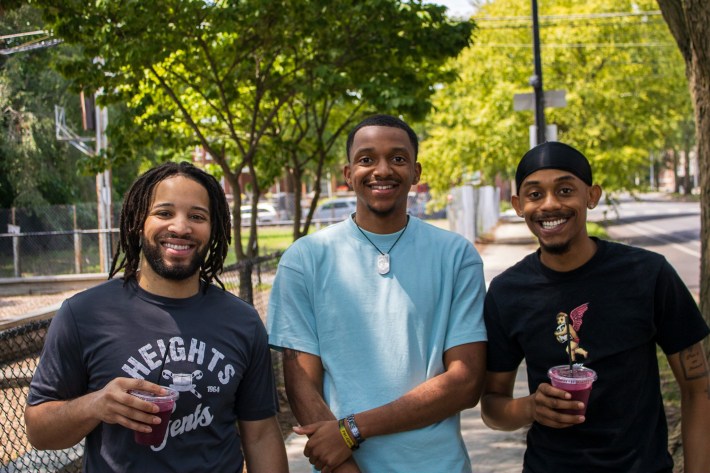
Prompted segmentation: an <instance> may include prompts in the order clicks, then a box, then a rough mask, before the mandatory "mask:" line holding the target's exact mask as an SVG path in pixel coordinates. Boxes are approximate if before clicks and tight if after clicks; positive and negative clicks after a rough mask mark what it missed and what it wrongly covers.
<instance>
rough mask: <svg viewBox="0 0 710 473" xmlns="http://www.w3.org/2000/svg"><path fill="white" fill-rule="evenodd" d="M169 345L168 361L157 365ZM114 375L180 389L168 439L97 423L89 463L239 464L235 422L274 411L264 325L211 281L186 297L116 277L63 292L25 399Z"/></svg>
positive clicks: (56, 396) (63, 392)
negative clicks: (147, 441) (155, 441)
mask: <svg viewBox="0 0 710 473" xmlns="http://www.w3.org/2000/svg"><path fill="white" fill-rule="evenodd" d="M166 351H167V357H166V358H165V359H166V361H165V366H164V368H163V370H162V371H161V369H160V367H161V363H162V361H163V358H164V355H165V353H166ZM117 377H131V378H141V379H147V380H149V381H152V382H156V381H158V380H160V383H159V384H162V385H165V386H171V387H173V388H175V389H177V390H178V391H179V394H180V397H179V399H178V400H177V403H176V408H175V410H174V412H173V413H172V416H171V418H170V424H169V427H168V433H167V435H166V438H165V441H164V443H163V444H162V445H160V446H157V447H146V446H141V445H137V444H136V443H134V441H133V431H132V430H129V429H126V428H125V427H122V426H120V425H111V424H100V425H99V426H98V427H97V428H96V429H94V430H93V431H92V432H91V433H90V434H89V435H88V436H87V439H86V448H85V450H86V451H85V455H84V471H91V472H113V471H115V472H119V471H120V472H123V471H126V472H127V471H132V472H135V471H181V472H193V471H220V472H228V471H231V472H239V471H242V466H243V455H242V451H241V442H240V438H239V432H238V430H237V427H236V422H237V420H238V419H239V420H247V421H249V420H260V419H265V418H268V417H271V416H273V415H275V413H276V412H277V410H278V402H277V398H276V390H275V383H274V377H273V372H272V368H271V354H270V351H269V348H268V344H267V337H266V330H265V328H264V325H263V323H262V321H261V319H260V318H259V315H258V314H257V312H256V310H255V309H254V308H253V307H252V306H250V305H249V304H247V303H246V302H244V301H242V300H241V299H239V298H238V297H236V296H234V295H233V294H231V293H229V292H225V291H223V290H222V289H220V288H217V287H215V286H212V285H211V286H209V287H208V289H207V291H206V292H203V291H200V292H199V293H198V294H197V295H195V296H192V297H190V298H186V299H170V298H166V297H160V296H155V295H152V294H149V293H147V292H146V291H144V290H142V289H141V288H140V287H139V286H138V284H137V283H136V282H135V281H134V280H132V281H130V282H128V284H125V285H124V284H123V280H111V281H108V282H106V283H104V284H101V285H99V286H97V287H94V288H92V289H88V290H86V291H83V292H81V293H79V294H77V295H75V296H73V297H71V298H70V299H68V300H66V301H65V302H64V304H63V305H62V307H61V308H60V309H59V311H58V312H57V315H56V316H55V318H54V319H53V320H52V323H51V324H50V327H49V331H48V333H47V338H46V341H45V345H44V349H43V351H42V356H41V359H40V362H39V365H38V367H37V371H36V372H35V375H34V377H33V379H32V383H31V386H30V392H29V397H28V403H29V404H30V405H36V404H40V403H42V402H45V401H52V400H67V399H72V398H75V397H79V396H82V395H84V394H86V393H88V392H93V391H97V390H99V389H101V388H103V387H104V386H106V384H107V383H108V382H109V381H111V380H113V379H114V378H117Z"/></svg>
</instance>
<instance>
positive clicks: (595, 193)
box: [587, 184, 602, 210]
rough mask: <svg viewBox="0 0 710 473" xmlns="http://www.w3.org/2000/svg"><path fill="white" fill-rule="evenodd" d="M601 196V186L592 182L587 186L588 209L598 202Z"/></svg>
mask: <svg viewBox="0 0 710 473" xmlns="http://www.w3.org/2000/svg"><path fill="white" fill-rule="evenodd" d="M601 198H602V188H601V187H600V186H599V185H597V184H594V185H593V186H591V187H590V188H589V200H588V201H587V208H589V209H590V210H591V209H593V208H594V207H596V206H597V204H599V199H601Z"/></svg>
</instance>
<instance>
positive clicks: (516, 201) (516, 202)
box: [510, 195, 525, 217]
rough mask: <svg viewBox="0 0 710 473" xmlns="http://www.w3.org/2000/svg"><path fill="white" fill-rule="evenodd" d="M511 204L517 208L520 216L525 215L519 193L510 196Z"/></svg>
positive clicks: (516, 210)
mask: <svg viewBox="0 0 710 473" xmlns="http://www.w3.org/2000/svg"><path fill="white" fill-rule="evenodd" d="M510 204H511V205H512V206H513V208H514V209H515V213H516V214H518V217H525V214H524V213H523V208H522V206H521V205H520V197H518V196H517V195H514V196H512V197H511V198H510Z"/></svg>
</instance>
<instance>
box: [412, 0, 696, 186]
mask: <svg viewBox="0 0 710 473" xmlns="http://www.w3.org/2000/svg"><path fill="white" fill-rule="evenodd" d="M654 7H655V4H654V3H653V2H652V1H651V0H645V1H640V2H630V1H627V2H619V1H615V0H614V1H611V0H594V1H591V2H585V3H584V4H582V3H581V2H579V1H572V0H556V1H551V2H545V3H544V4H543V5H541V8H540V10H539V18H540V43H541V57H542V71H543V81H544V87H545V90H565V91H566V99H567V105H566V106H565V107H563V108H547V109H546V121H547V123H548V124H551V123H552V124H556V125H557V127H558V139H559V140H561V141H565V142H569V143H571V144H573V145H574V146H576V147H578V148H579V149H580V150H582V151H583V152H584V153H585V154H587V155H588V156H589V157H590V159H591V160H592V161H593V166H594V169H595V179H596V180H598V181H599V182H600V184H602V186H603V187H604V188H605V190H607V191H614V190H619V189H633V188H635V187H637V186H638V183H639V182H643V181H645V177H646V176H645V175H646V173H647V169H648V159H649V153H650V152H652V151H660V150H661V149H663V147H664V146H665V145H666V136H668V135H670V134H673V132H674V130H676V129H677V127H679V126H680V125H679V124H680V123H681V122H682V121H683V120H684V119H686V118H687V116H688V114H689V113H690V108H689V105H690V104H689V100H688V94H687V90H686V89H685V86H684V84H683V64H682V58H681V57H680V56H679V55H678V54H677V53H676V52H675V50H674V49H675V48H674V47H673V44H672V38H671V37H670V36H669V34H668V32H667V31H666V30H667V28H665V25H664V24H663V20H662V18H661V16H660V14H659V12H658V11H654ZM475 18H476V20H477V22H478V23H479V25H480V28H479V30H478V34H477V37H476V41H475V44H474V46H472V47H471V48H469V50H468V51H467V52H466V53H465V54H463V55H462V56H461V58H460V59H459V60H458V64H459V69H460V70H461V80H460V81H459V82H457V83H456V84H454V85H453V86H449V87H445V88H443V89H442V90H441V94H440V95H439V96H438V97H437V100H436V101H435V104H436V106H437V108H438V110H439V112H438V113H436V114H435V115H434V117H433V119H432V120H430V123H432V124H433V126H431V127H429V128H428V129H427V133H428V136H429V138H428V139H427V140H426V142H425V143H424V149H425V151H426V152H425V154H424V156H425V158H424V159H425V160H431V162H432V164H434V163H435V165H436V166H437V169H441V170H442V172H439V173H437V176H436V179H435V180H433V182H432V185H434V186H435V187H436V188H438V189H439V190H440V191H446V190H447V189H448V188H449V187H450V186H451V185H454V184H457V183H458V182H460V180H461V173H460V172H458V173H457V170H458V169H460V168H461V166H463V167H464V169H466V170H468V171H471V172H473V171H481V172H482V174H483V176H484V178H485V179H486V180H487V182H493V179H494V178H495V177H496V176H501V177H503V178H506V179H508V178H511V177H512V174H513V173H514V171H515V166H516V164H517V161H518V160H519V158H520V156H522V155H523V154H524V153H525V151H527V149H528V148H529V132H528V127H529V126H530V125H532V124H533V122H534V118H533V112H532V111H514V110H513V95H514V94H516V93H529V92H532V89H531V87H530V86H529V85H528V80H529V78H530V76H531V75H532V73H533V55H532V33H531V31H532V21H531V10H530V4H529V2H527V1H524V0H496V1H494V2H491V3H488V4H486V5H484V6H482V7H481V10H480V11H479V13H478V14H477V15H476V16H475ZM450 130H451V131H450Z"/></svg>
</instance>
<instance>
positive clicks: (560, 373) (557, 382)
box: [547, 365, 597, 416]
mask: <svg viewBox="0 0 710 473" xmlns="http://www.w3.org/2000/svg"><path fill="white" fill-rule="evenodd" d="M547 376H548V377H549V378H550V380H551V381H552V386H554V387H556V388H559V389H562V390H564V391H567V392H568V393H570V394H571V395H572V400H573V401H581V402H583V403H584V409H560V412H564V413H565V414H573V415H580V416H582V415H584V413H585V412H586V411H587V402H588V401H589V394H590V393H591V392H592V384H593V383H594V381H595V380H596V379H597V373H596V372H595V371H594V370H592V369H589V368H585V367H583V366H573V367H572V368H571V369H570V367H569V365H560V366H553V367H552V368H550V369H549V370H548V371H547Z"/></svg>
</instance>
